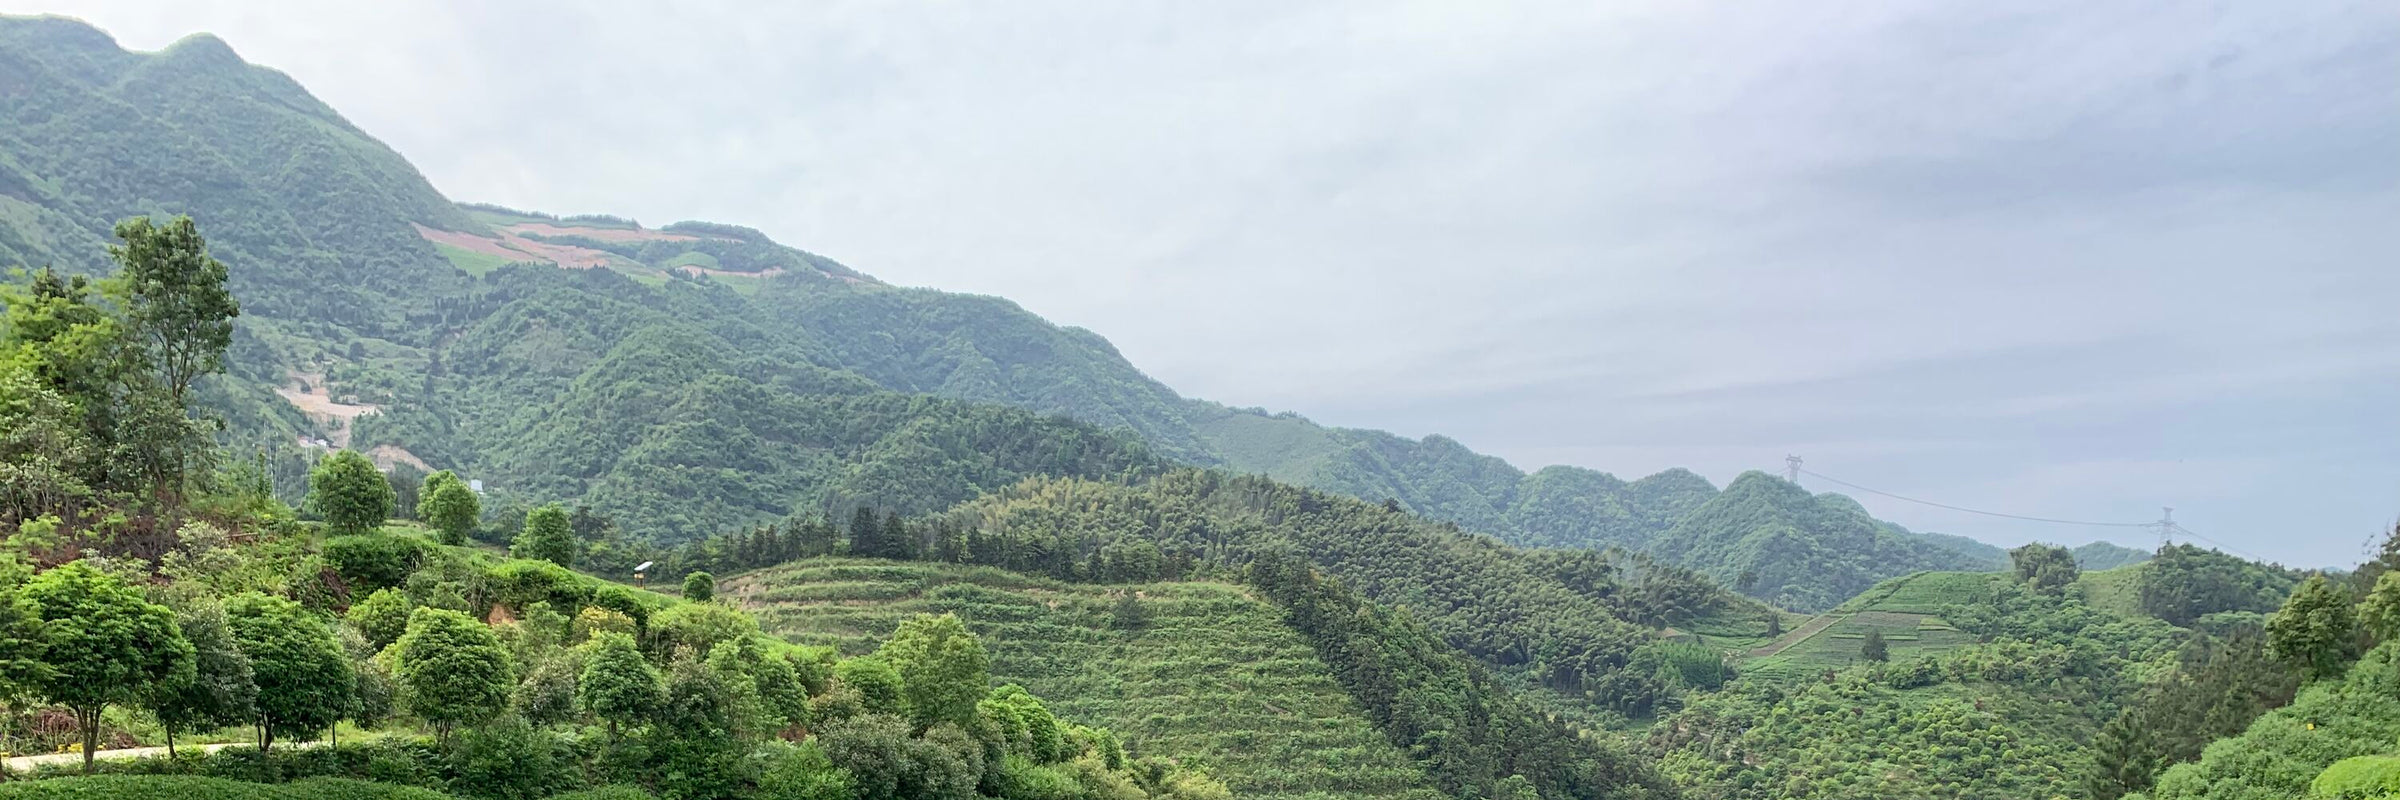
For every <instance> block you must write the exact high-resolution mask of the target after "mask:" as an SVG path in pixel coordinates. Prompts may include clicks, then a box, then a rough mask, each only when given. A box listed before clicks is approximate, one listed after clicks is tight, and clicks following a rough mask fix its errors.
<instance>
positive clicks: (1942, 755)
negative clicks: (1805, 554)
mask: <svg viewBox="0 0 2400 800" xmlns="http://www.w3.org/2000/svg"><path fill="white" fill-rule="evenodd" d="M2133 571H2134V570H2133V569H2120V570H2115V571H2111V572H2103V573H2086V574H2084V575H2082V576H2080V577H2079V578H2078V579H2077V580H2076V582H2075V583H2074V584H2073V585H2070V586H2066V587H2060V588H2058V589H2055V590H2047V591H2045V590H2040V589H2036V588H2033V587H2030V586H2028V585H2025V584H2022V583H2020V582H2018V581H2017V580H2016V579H2015V578H2013V577H2012V576H2009V575H2006V574H1995V573H1962V572H1928V573H1920V574H1916V575H1910V576H1905V577H1901V578H1895V579H1892V580H1888V581H1884V582H1882V583H1880V584H1877V585H1876V586H1875V587H1874V588H1872V589H1871V590H1869V591H1867V592H1865V593H1863V594H1861V595H1860V596H1858V597H1856V598H1852V599H1851V600H1849V601H1847V602H1844V603H1842V604H1841V605H1840V606H1838V607H1836V608H1834V609H1832V610H1830V611H1827V612H1826V613H1824V614H1822V615H1820V616H1819V617H1817V618H1815V619H1813V620H1810V621H1809V622H1808V623H1806V624H1804V625H1802V626H1800V627H1798V628H1795V629H1792V630H1791V631H1790V632H1789V633H1787V634H1786V635H1785V636H1784V637H1782V638H1780V639H1778V640H1776V641H1775V642H1773V643H1772V644H1768V645H1766V646H1763V647H1760V648H1757V649H1754V650H1752V651H1750V652H1749V653H1748V654H1746V657H1745V658H1742V659H1740V660H1739V661H1737V662H1736V667H1737V668H1738V669H1739V670H1740V671H1741V673H1742V675H1743V678H1742V680H1741V682H1740V683H1739V684H1737V685H1736V686H1734V687H1733V688H1731V689H1730V690H1728V691H1726V692H1723V693H1719V694H1714V695H1709V696H1705V697H1701V698H1697V699H1695V700H1694V701H1693V702H1692V703H1691V704H1690V705H1689V706H1688V707H1687V708H1686V709H1685V710H1683V711H1682V712H1680V713H1679V714H1677V715H1675V716H1673V717H1669V718H1667V719H1664V720H1662V721H1661V722H1660V723H1659V724H1658V725H1655V726H1653V727H1652V728H1651V740H1650V745H1651V747H1652V750H1653V752H1654V753H1656V754H1658V756H1659V757H1660V758H1661V760H1662V763H1663V764H1664V766H1665V768H1666V769H1667V771H1668V772H1669V774H1671V775H1673V776H1675V777H1676V779H1677V780H1678V782H1679V783H1680V784H1681V785H1682V786H1683V787H1684V788H1685V789H1686V791H1687V793H1689V794H1690V796H1693V797H1701V798H1725V799H1726V800H1733V799H1735V798H1742V799H1745V800H1747V799H1750V798H1756V799H1757V800H1767V799H1768V798H1885V797H1888V798H1910V797H1959V798H1990V799H1991V800H2004V799H2005V798H2023V797H2083V796H2086V795H2085V785H2086V782H2087V780H2088V778H2089V775H2090V773H2091V770H2092V764H2093V760H2094V753H2093V750H2092V749H2091V748H2092V743H2093V741H2094V739H2095V737H2096V736H2097V735H2098V734H2099V732H2100V730H2101V729H2102V727H2103V726H2104V725H2105V724H2107V723H2109V722H2110V720H2112V719H2114V718H2115V717H2116V716H2117V714H2118V713H2119V711H2120V710H2121V709H2124V708H2127V707H2129V706H2132V705H2135V704H2138V703H2140V702H2142V700H2141V698H2142V697H2143V692H2144V691H2145V687H2146V686H2147V685H2148V684H2149V682H2150V681H2152V680H2154V679H2155V678H2156V676H2158V675H2160V674H2162V673H2163V672H2166V671H2168V670H2170V669H2172V666H2173V665H2174V664H2175V663H2176V660H2177V651H2178V649H2179V648H2182V647H2184V646H2185V644H2186V643H2187V642H2189V641H2192V634H2191V633H2190V632H2188V631H2184V630H2182V629H2178V628H2175V627H2174V626H2171V625H2168V624H2166V623H2164V622H2161V621H2159V620H2157V619H2155V618H2152V617H2149V616H2147V615H2144V614H2141V613H2140V612H2139V611H2138V609H2135V610H2129V611H2123V610H2114V609H2106V608H2100V607H2095V606H2094V605H2092V604H2089V603H2087V602H2085V600H2084V598H2085V597H2086V596H2087V595H2090V594H2095V593H2099V594H2105V593H2106V592H2107V591H2108V588H2107V587H2114V586H2117V585H2121V584H2123V583H2125V582H2126V580H2127V576H2128V575H2129V574H2131V573H2132V572H2133ZM1870 636H1879V637H1880V638H1881V641H1882V642H1883V644H1884V648H1885V655H1884V656H1883V659H1882V660H1877V659H1876V658H1875V657H1874V656H1872V655H1871V654H1870V653H1869V652H1868V647H1867V642H1868V638H1869V637H1870Z"/></svg>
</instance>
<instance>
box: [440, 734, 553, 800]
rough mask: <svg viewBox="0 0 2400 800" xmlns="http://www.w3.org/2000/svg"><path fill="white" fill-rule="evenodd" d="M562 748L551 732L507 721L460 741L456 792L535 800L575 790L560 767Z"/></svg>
mask: <svg viewBox="0 0 2400 800" xmlns="http://www.w3.org/2000/svg"><path fill="white" fill-rule="evenodd" d="M559 749H560V744H559V741H558V739H557V737H555V736H552V735H551V734H550V732H549V731H545V730H541V729H539V728H535V727H533V726H531V725H527V724H525V721H524V720H522V719H519V718H516V717H513V716H512V717H507V718H505V719H502V720H500V721H499V722H495V723H493V724H490V725H485V726H482V727H479V728H475V729H473V730H470V731H468V732H467V734H466V736H464V737H461V738H460V740H459V746H458V754H457V756H456V757H455V759H454V762H453V763H454V768H455V769H456V771H457V778H456V779H455V780H453V781H452V782H451V789H452V791H456V792H459V793H460V794H463V795H466V796H468V797H478V798H490V799H491V800H535V798H540V797H544V796H547V795H549V794H551V793H553V792H557V791H560V790H564V789H568V788H572V787H571V786H570V785H569V782H570V781H571V780H572V779H573V776H572V775H570V774H569V773H567V772H566V771H562V770H560V769H559V768H558V761H559V755H560V753H559Z"/></svg>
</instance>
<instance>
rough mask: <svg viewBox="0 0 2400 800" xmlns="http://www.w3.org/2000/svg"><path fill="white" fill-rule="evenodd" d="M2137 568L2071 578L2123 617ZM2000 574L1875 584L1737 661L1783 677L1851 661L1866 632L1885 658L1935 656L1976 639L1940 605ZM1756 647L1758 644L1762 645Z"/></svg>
mask: <svg viewBox="0 0 2400 800" xmlns="http://www.w3.org/2000/svg"><path fill="white" fill-rule="evenodd" d="M2140 574H2141V573H2140V570H2139V568H2138V567H2120V568H2118V569H2112V570H2106V571H2102V572H2087V573H2084V574H2083V575H2082V577H2080V578H2078V579H2077V580H2076V582H2075V589H2074V591H2075V593H2076V595H2077V596H2078V597H2080V598H2082V600H2083V602H2084V603H2085V604H2087V605H2090V606H2091V607H2092V608H2094V609H2097V610H2100V611H2105V612H2108V613H2110V614H2115V615H2117V616H2123V617H2138V616H2141V611H2140V609H2139V608H2138V607H2137V606H2136V605H2135V604H2136V601H2137V597H2136V595H2135V591H2136V584H2135V581H2136V579H2137V578H2138V577H2139V576H2140ZM2006 578H2007V576H2006V575H2003V574H2000V573H1991V572H1920V573H1917V574H1914V575H1908V576H1904V577H1900V578H1894V579H1892V580H1888V581H1884V582H1883V583H1880V584H1876V586H1875V588H1873V589H1869V590H1867V591H1866V592H1865V593H1864V594H1860V595H1859V596H1857V597H1854V598H1851V599H1850V600H1849V601H1848V602H1845V603H1843V604H1842V605H1841V606H1840V607H1838V608H1835V609H1834V610H1832V611H1828V612H1825V616H1827V617H1831V618H1832V623H1831V624H1830V625H1829V626H1826V627H1823V628H1821V629H1818V630H1815V631H1810V630H1807V629H1806V627H1805V626H1803V627H1794V626H1791V625H1788V624H1787V625H1786V626H1785V629H1786V630H1787V631H1790V632H1789V633H1786V634H1785V635H1784V636H1783V637H1782V638H1780V639H1777V640H1776V641H1775V642H1774V644H1775V645H1781V646H1782V649H1780V650H1778V651H1776V652H1774V653H1772V654H1770V655H1762V656H1759V657H1756V658H1751V659H1749V660H1747V661H1744V662H1742V664H1741V668H1742V670H1743V671H1744V672H1751V673H1759V674H1768V675H1781V676H1790V675H1798V674H1805V673H1809V672H1816V671H1820V670H1825V669H1839V668H1841V667H1844V666H1848V665H1850V664H1853V663H1856V662H1857V661H1858V658H1859V648H1860V646H1861V645H1862V644H1864V642H1863V640H1864V639H1865V638H1866V635H1867V632H1868V631H1870V630H1877V631H1882V632H1883V637H1884V641H1885V643H1886V644H1887V645H1888V646H1889V648H1890V650H1891V657H1892V658H1891V660H1893V661H1905V660H1908V659H1913V658H1916V657H1918V656H1926V655H1940V654H1942V653H1946V652H1949V651H1952V650H1956V649H1958V648H1960V647H1964V646H1967V645H1971V644H1974V643H1975V638H1976V637H1975V636H1973V635H1972V634H1967V633H1964V632H1961V631H1959V630H1958V629H1957V628H1954V627H1951V626H1950V624H1949V623H1948V622H1947V621H1945V620H1943V619H1942V618H1941V617H1940V614H1941V612H1942V608H1943V607H1944V606H1948V605H1953V604H1957V603H1962V602H1967V601H1968V600H1969V599H1971V598H1973V597H1974V596H1975V592H1976V591H1977V590H1979V589H1981V588H1983V587H1986V586H1990V585H1991V584H1992V583H1993V582H1995V581H2000V580H2005V579H2006ZM1762 647H1763V646H1762Z"/></svg>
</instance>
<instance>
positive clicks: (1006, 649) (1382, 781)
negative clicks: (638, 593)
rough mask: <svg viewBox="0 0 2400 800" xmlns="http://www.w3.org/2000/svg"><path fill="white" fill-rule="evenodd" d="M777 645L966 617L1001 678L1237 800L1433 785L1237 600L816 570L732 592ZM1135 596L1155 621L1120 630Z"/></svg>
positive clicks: (954, 574) (1312, 662) (948, 571)
mask: <svg viewBox="0 0 2400 800" xmlns="http://www.w3.org/2000/svg"><path fill="white" fill-rule="evenodd" d="M719 589H720V595H721V596H724V597H728V598H730V599H732V600H733V601H735V602H737V603H739V604H741V605H742V606H743V607H744V608H747V609H749V610H750V611H751V612H752V613H754V614H756V615H757V616H758V618H759V621H760V623H761V624H763V625H764V626H765V627H766V629H767V630H768V631H769V632H772V633H774V634H776V635H779V636H782V637H784V638H786V639H789V640H791V641H795V642H800V643H805V644H816V645H830V646H833V647H836V648H839V649H840V651H841V652H842V653H843V654H845V655H856V654H859V653H865V652H869V651H871V650H873V649H874V647H875V646H876V645H877V644H878V643H879V642H880V641H881V640H882V638H883V637H885V636H888V635H890V633H891V631H892V630H893V628H895V627H897V626H898V625H899V624H900V621H901V620H903V619H906V618H907V617H909V616H910V615H913V614H939V613H946V612H954V613H956V614H958V615H959V617H960V618H961V619H964V620H965V621H966V622H967V624H968V626H969V627H971V628H973V629H974V630H975V632H976V633H977V634H979V635H981V636H982V637H983V640H984V644H985V646H987V647H989V648H990V649H991V653H992V677H993V679H994V680H995V681H999V682H1015V683H1020V684H1023V685H1024V686H1025V687H1026V688H1027V689H1030V690H1032V691H1033V693H1034V694H1036V695H1039V696H1041V697H1042V698H1044V701H1045V702H1047V703H1049V704H1050V705H1051V708H1052V709H1053V710H1055V711H1057V712H1058V713H1059V714H1060V715H1061V716H1064V717H1067V718H1070V719H1076V720H1080V721H1084V722H1087V723H1091V724H1098V725H1104V726H1106V727H1108V728H1109V729H1111V730H1113V731H1116V732H1117V733H1118V734H1119V735H1120V736H1123V737H1125V738H1127V739H1129V740H1130V741H1131V742H1132V743H1133V745H1134V746H1135V747H1136V748H1137V749H1138V750H1139V751H1140V752H1143V753H1155V754H1165V755H1171V756H1173V757H1176V758H1179V759H1182V760H1184V761H1187V762H1194V761H1196V762H1199V763H1202V764H1205V765H1206V766H1208V767H1209V769H1210V771H1211V772H1213V773H1214V774H1215V775H1216V776H1217V777H1218V778H1220V779H1222V780H1224V781H1225V782H1226V783H1227V784H1228V786H1230V787H1231V788H1232V789H1233V790H1234V794H1235V795H1236V796H1239V797H1246V798H1247V797H1283V798H1299V797H1319V798H1367V797H1392V796H1395V795H1401V794H1406V793H1410V792H1415V791H1422V790H1425V789H1426V781H1425V779H1424V776H1423V773H1422V772H1421V771H1420V770H1419V769H1418V768H1417V767H1416V765H1415V764H1413V763H1411V762H1409V761H1408V759H1407V757H1406V756H1405V755H1404V754H1403V753H1401V752H1400V751H1399V750H1398V749H1397V748H1395V747H1393V746H1392V745H1391V743H1390V741H1389V740H1386V739H1385V738H1384V737H1383V736H1382V734H1380V733H1379V732H1377V731H1376V729H1375V727H1374V724H1373V723H1372V722H1371V721H1369V720H1368V719H1367V718H1366V716H1365V715H1364V714H1363V713H1361V712H1360V710H1359V708H1358V706H1357V704H1356V703H1355V702H1353V701H1352V700H1351V699H1350V696H1349V695H1348V694H1347V693H1345V692H1344V691H1343V690H1342V687H1341V685H1340V684H1338V683H1336V682H1335V681H1334V679H1333V677H1332V675H1331V672H1330V671H1329V670H1328V669H1327V667H1326V666H1325V664H1324V662H1322V661H1320V660H1318V659H1317V657H1316V653H1315V651H1314V650H1313V649H1312V648H1311V647H1310V646H1309V644H1308V643H1307V642H1306V641H1305V640H1303V639H1301V638H1300V636H1299V635H1298V634H1296V633H1294V632H1292V631H1291V630H1290V629H1289V628H1286V627H1285V626H1284V625H1283V623H1282V618H1283V615H1282V612H1281V611H1280V610H1278V609H1276V608H1274V607H1273V606H1271V605H1268V604H1267V603H1265V602H1262V601H1260V600H1257V599H1255V598H1253V597H1251V596H1250V595H1248V594H1247V593H1246V592H1245V591H1244V590H1242V589H1241V588H1240V587H1236V586H1231V585H1227V584H1219V583H1199V582H1194V583H1159V584H1145V585H1138V586H1129V587H1098V586H1084V585H1073V584H1063V583H1058V582H1053V581H1047V580H1043V579H1039V578H1032V577H1028V576H1024V575H1018V574H1015V573H1010V572H1004V571H1000V570H995V569H990V568H982V567H957V566H947V565H936V564H921V563H893V562H884V561H872V560H858V559H811V560H808V561H802V562H798V563H794V564H788V565H784V566H781V567H775V568H772V569H767V570H761V571H758V572H753V573H747V574H744V575H740V576H736V577H733V578H730V579H727V580H726V581H724V582H723V583H721V584H720V586H719ZM1126 591H1132V592H1136V593H1137V595H1136V596H1137V597H1138V599H1139V602H1140V607H1141V609H1142V617H1143V618H1144V619H1143V622H1142V623H1141V624H1140V625H1139V627H1138V628H1135V629H1128V628H1126V627H1124V626H1121V625H1120V624H1119V622H1118V620H1117V614H1116V608H1117V603H1118V598H1119V597H1120V596H1121V593H1122V592H1126Z"/></svg>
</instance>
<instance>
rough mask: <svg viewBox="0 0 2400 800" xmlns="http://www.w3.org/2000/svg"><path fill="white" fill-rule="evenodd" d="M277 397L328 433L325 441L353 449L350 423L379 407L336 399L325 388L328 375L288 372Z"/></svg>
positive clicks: (345, 399) (350, 399) (348, 399)
mask: <svg viewBox="0 0 2400 800" xmlns="http://www.w3.org/2000/svg"><path fill="white" fill-rule="evenodd" d="M275 394H277V395H280V396H281V397H283V399H284V400H285V401H286V402H289V403H291V404H292V407H294V408H297V409H300V413H302V414H306V415H307V416H308V419H309V421H311V422H314V423H316V424H317V427H318V429H320V430H322V431H324V433H325V440H326V441H328V442H331V443H333V446H335V447H349V446H350V423H351V422H352V421H354V420H356V419H358V418H359V417H361V416H365V415H367V414H370V413H373V412H375V411H376V410H377V408H378V407H377V406H375V405H372V404H368V403H360V402H355V400H354V399H353V398H335V397H334V396H333V395H332V394H331V392H330V390H329V389H328V388H327V387H326V385H325V375H324V373H318V372H298V371H293V372H288V373H285V375H284V383H283V385H281V386H277V387H275ZM345 401H349V402H345ZM412 458H413V456H412Z"/></svg>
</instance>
